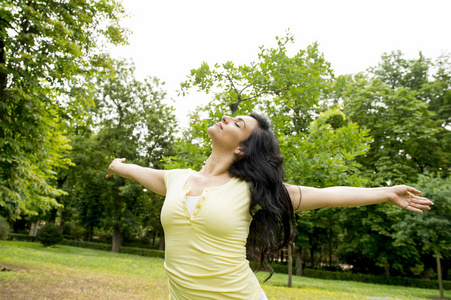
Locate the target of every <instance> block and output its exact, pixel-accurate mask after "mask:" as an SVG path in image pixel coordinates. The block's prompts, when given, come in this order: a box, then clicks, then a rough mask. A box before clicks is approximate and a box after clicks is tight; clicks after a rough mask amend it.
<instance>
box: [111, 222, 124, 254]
mask: <svg viewBox="0 0 451 300" xmlns="http://www.w3.org/2000/svg"><path fill="white" fill-rule="evenodd" d="M122 240H123V236H122V232H121V229H120V228H119V227H118V226H115V227H114V231H113V247H112V249H111V251H113V252H116V253H119V250H120V249H121V246H122Z"/></svg>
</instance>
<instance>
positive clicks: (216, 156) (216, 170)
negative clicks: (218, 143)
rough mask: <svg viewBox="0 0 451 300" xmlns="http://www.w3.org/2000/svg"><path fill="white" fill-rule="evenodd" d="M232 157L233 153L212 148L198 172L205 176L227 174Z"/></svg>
mask: <svg viewBox="0 0 451 300" xmlns="http://www.w3.org/2000/svg"><path fill="white" fill-rule="evenodd" d="M234 159H235V157H234V155H233V154H232V155H231V154H228V153H219V152H217V151H215V149H214V148H213V150H212V152H211V155H210V157H209V158H208V159H207V161H206V162H205V165H204V166H203V167H202V170H201V171H200V173H201V174H202V175H204V176H207V177H212V176H222V175H228V174H229V168H230V166H231V165H232V163H233V161H234Z"/></svg>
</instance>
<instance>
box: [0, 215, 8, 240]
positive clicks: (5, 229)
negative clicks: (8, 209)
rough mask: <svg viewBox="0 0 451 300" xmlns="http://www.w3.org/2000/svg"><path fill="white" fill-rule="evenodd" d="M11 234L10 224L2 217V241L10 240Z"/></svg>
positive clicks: (0, 223)
mask: <svg viewBox="0 0 451 300" xmlns="http://www.w3.org/2000/svg"><path fill="white" fill-rule="evenodd" d="M9 232H10V229H9V223H8V222H6V220H5V219H4V218H3V217H1V216H0V241H1V240H6V239H8V236H9Z"/></svg>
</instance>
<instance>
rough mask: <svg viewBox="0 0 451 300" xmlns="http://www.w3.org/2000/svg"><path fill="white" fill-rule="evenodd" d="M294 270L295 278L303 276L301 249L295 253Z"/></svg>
mask: <svg viewBox="0 0 451 300" xmlns="http://www.w3.org/2000/svg"><path fill="white" fill-rule="evenodd" d="M295 255H296V270H295V275H297V276H304V272H303V264H304V262H303V260H302V249H299V251H296V254H295Z"/></svg>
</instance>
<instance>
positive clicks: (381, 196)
mask: <svg viewBox="0 0 451 300" xmlns="http://www.w3.org/2000/svg"><path fill="white" fill-rule="evenodd" d="M300 188H301V189H300V190H299V187H297V186H287V189H288V192H289V193H290V197H291V199H292V202H293V208H294V209H295V210H296V211H303V210H312V209H317V208H323V207H346V206H364V205H371V204H378V203H384V202H389V203H392V204H394V205H396V206H399V207H401V208H404V209H407V210H411V211H414V212H417V213H423V210H424V209H430V205H433V204H434V203H432V202H431V201H430V200H429V199H427V198H423V197H418V196H417V195H419V194H421V192H420V191H418V190H417V189H415V188H413V187H410V186H407V185H397V186H392V187H380V188H356V187H330V188H323V189H318V188H312V187H300ZM300 193H302V195H300ZM299 201H300V203H299Z"/></svg>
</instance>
